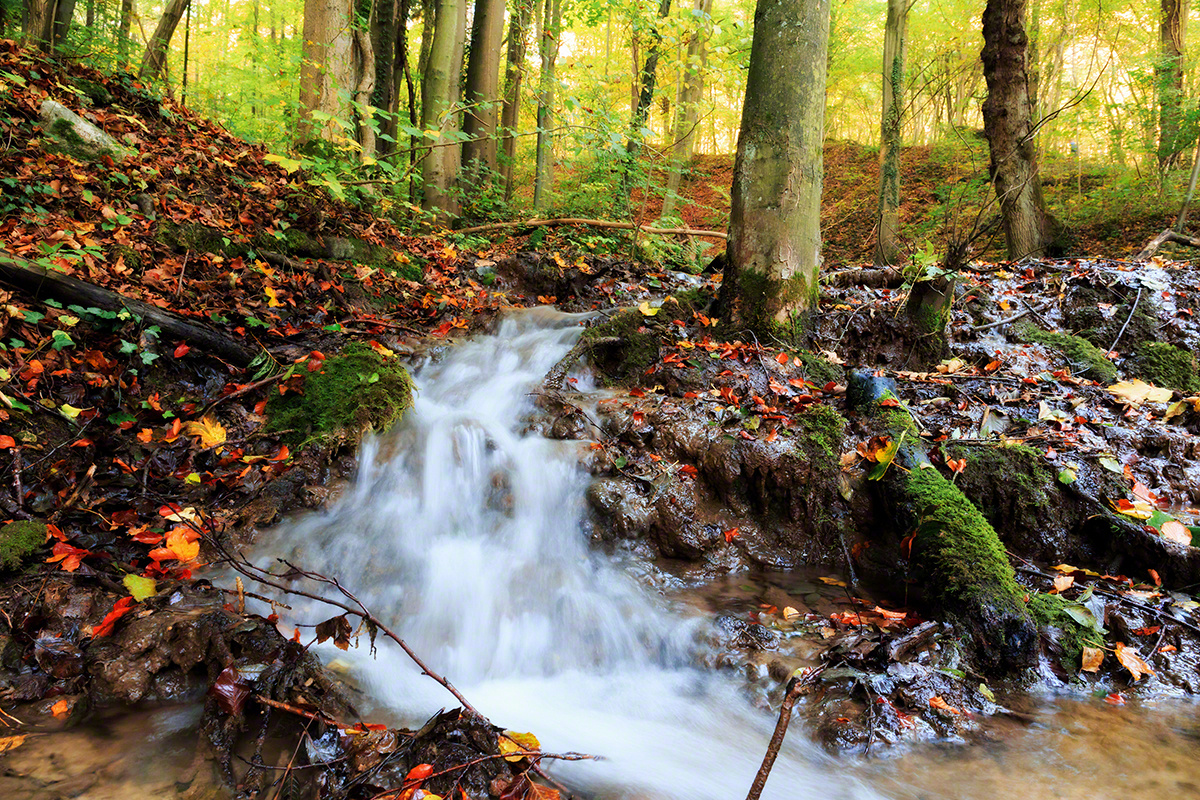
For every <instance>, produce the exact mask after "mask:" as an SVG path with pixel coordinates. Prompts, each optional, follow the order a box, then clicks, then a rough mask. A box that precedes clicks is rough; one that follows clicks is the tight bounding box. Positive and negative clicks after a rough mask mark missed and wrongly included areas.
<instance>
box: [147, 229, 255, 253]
mask: <svg viewBox="0 0 1200 800" xmlns="http://www.w3.org/2000/svg"><path fill="white" fill-rule="evenodd" d="M154 238H155V240H156V241H158V242H160V243H162V244H165V245H167V246H168V247H170V248H173V249H175V250H178V251H181V252H193V253H219V254H221V255H225V256H239V255H243V254H245V253H246V247H245V246H243V245H240V244H238V243H237V242H233V241H230V240H229V238H228V237H227V236H226V235H225V234H224V233H223V232H222V231H220V230H218V229H216V228H210V227H208V226H207V225H200V224H199V223H196V222H182V223H180V222H171V221H169V220H167V221H164V222H161V223H159V226H158V232H157V233H156V234H155V236H154Z"/></svg>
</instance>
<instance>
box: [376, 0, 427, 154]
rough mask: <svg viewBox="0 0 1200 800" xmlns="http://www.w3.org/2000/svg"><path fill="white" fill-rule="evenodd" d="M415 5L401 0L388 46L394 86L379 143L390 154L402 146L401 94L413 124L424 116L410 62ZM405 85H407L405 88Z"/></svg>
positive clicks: (382, 149) (383, 150)
mask: <svg viewBox="0 0 1200 800" xmlns="http://www.w3.org/2000/svg"><path fill="white" fill-rule="evenodd" d="M411 9H412V6H411V3H410V2H409V0H400V3H399V8H398V9H397V10H396V19H395V20H394V24H393V26H392V41H391V42H390V43H389V44H388V47H389V48H390V49H391V51H392V56H391V59H390V61H391V68H392V74H391V77H390V79H389V80H390V90H391V93H390V94H389V96H388V102H387V105H386V106H384V108H386V109H387V112H388V116H387V120H386V121H385V123H384V126H383V132H384V134H385V136H386V138H385V139H384V140H383V142H382V144H380V146H379V150H380V152H381V153H383V154H385V155H386V154H389V153H393V152H395V151H396V149H397V148H399V146H400V98H401V96H402V95H405V96H407V105H408V114H407V117H408V122H409V125H410V126H411V127H413V128H416V127H417V126H418V125H420V118H419V117H418V116H417V96H416V90H415V88H414V86H413V79H412V70H411V69H410V68H409V64H408V16H409V12H410V11H411ZM401 86H403V87H404V89H403V91H402V90H401Z"/></svg>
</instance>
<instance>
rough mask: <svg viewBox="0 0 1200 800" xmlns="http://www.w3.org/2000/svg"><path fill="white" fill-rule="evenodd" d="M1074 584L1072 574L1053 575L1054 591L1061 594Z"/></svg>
mask: <svg viewBox="0 0 1200 800" xmlns="http://www.w3.org/2000/svg"><path fill="white" fill-rule="evenodd" d="M1074 584H1075V576H1073V575H1055V576H1054V591H1056V592H1058V593H1059V594H1062V593H1063V592H1065V591H1066V590H1067V589H1070V588H1071V587H1072V586H1073V585H1074Z"/></svg>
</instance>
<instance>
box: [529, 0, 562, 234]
mask: <svg viewBox="0 0 1200 800" xmlns="http://www.w3.org/2000/svg"><path fill="white" fill-rule="evenodd" d="M541 17H542V26H541V28H542V29H541V36H540V37H539V38H540V40H541V44H540V51H541V61H542V74H541V78H540V85H539V88H538V109H537V127H538V133H537V174H536V176H535V178H534V183H533V207H534V208H535V209H536V210H538V211H541V210H542V209H544V208H545V207H546V203H547V201H548V200H549V197H550V185H551V184H552V183H553V182H554V134H553V133H552V132H551V130H550V129H551V128H552V127H554V84H555V82H556V81H557V77H556V75H555V64H556V63H557V61H558V43H559V34H560V33H561V32H562V0H545V4H544V5H543V7H542V13H541Z"/></svg>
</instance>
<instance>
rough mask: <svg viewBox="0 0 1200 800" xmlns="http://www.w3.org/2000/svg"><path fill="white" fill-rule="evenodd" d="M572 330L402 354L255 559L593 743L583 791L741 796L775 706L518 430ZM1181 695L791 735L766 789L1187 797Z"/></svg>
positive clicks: (542, 330)
mask: <svg viewBox="0 0 1200 800" xmlns="http://www.w3.org/2000/svg"><path fill="white" fill-rule="evenodd" d="M578 333H579V327H578V320H577V319H574V318H571V317H568V316H566V315H561V314H556V313H553V312H550V311H545V310H542V311H537V312H534V313H527V314H523V315H521V316H516V317H513V318H511V319H509V320H507V321H505V322H504V323H503V325H502V327H501V329H500V331H499V332H498V334H497V335H495V336H489V337H484V338H481V339H479V340H477V341H474V342H469V343H466V344H464V345H461V346H459V347H457V348H456V349H455V350H454V351H453V352H451V353H449V354H448V355H447V356H446V357H445V358H444V359H442V360H441V361H439V362H437V363H434V364H430V365H427V366H426V367H424V368H423V369H421V370H419V371H418V373H417V375H416V381H417V384H418V386H419V387H420V393H419V395H418V399H417V401H416V404H415V406H414V408H413V410H412V412H410V414H409V416H408V417H407V419H406V421H405V423H404V424H403V425H402V426H401V429H400V430H398V431H395V432H393V433H392V434H390V435H389V437H388V438H387V439H386V440H385V441H383V442H380V443H376V444H373V445H371V446H369V447H368V448H367V449H366V450H365V451H364V453H363V458H362V468H361V474H360V476H359V478H358V480H357V481H356V483H355V485H354V486H353V487H352V488H351V489H350V490H349V491H348V492H347V493H346V494H345V495H344V496H343V498H342V499H341V500H340V501H339V502H338V503H336V504H335V505H334V506H333V507H332V508H331V509H330V510H329V511H327V512H325V513H322V514H320V515H313V516H309V517H307V518H304V519H301V520H298V521H296V522H295V523H293V524H291V525H290V526H286V527H285V528H284V529H283V530H280V531H278V532H277V533H276V535H275V536H274V537H273V544H268V545H266V546H264V549H263V551H262V552H260V553H259V556H260V557H262V558H265V557H267V556H271V555H284V556H286V557H288V558H291V559H295V560H296V561H297V562H298V563H301V564H303V565H305V566H306V567H308V568H310V569H315V570H318V571H322V572H325V573H328V574H334V575H338V576H339V577H340V578H341V579H342V580H343V581H344V582H345V583H346V584H347V585H348V586H350V587H352V588H353V590H354V591H355V592H356V593H357V594H358V595H359V596H360V597H361V598H362V599H363V601H364V602H366V603H367V604H368V605H369V606H370V607H371V608H372V609H373V610H374V611H375V613H376V614H378V615H380V616H383V617H385V618H389V619H393V620H397V621H398V622H397V627H398V628H399V632H400V633H401V635H402V636H403V637H404V638H405V639H406V640H407V641H408V642H409V643H410V644H411V645H412V646H413V647H414V648H415V649H416V650H417V651H418V652H420V653H421V654H422V655H423V656H424V657H426V658H427V659H428V660H429V661H430V663H431V666H433V667H434V668H435V669H437V670H439V671H441V672H443V673H444V674H446V675H448V676H449V677H450V678H451V679H452V680H453V681H454V682H455V684H456V685H457V686H458V688H459V689H460V690H461V691H462V692H463V693H464V694H465V695H466V696H467V697H468V698H469V699H470V700H471V701H472V703H474V704H475V705H476V707H477V708H479V709H480V711H482V712H483V713H484V714H486V715H487V716H488V717H490V718H491V719H492V720H493V721H495V722H497V723H498V724H502V725H504V726H506V727H509V728H511V729H516V730H529V731H533V732H534V733H535V734H536V735H537V736H538V737H539V738H540V739H541V741H542V744H543V746H544V748H545V749H547V750H551V751H563V750H574V751H583V752H589V753H594V754H598V755H603V756H604V757H605V760H604V761H602V762H583V763H576V764H567V765H560V766H559V767H557V768H556V773H557V774H558V776H559V777H561V778H563V779H565V780H567V781H569V782H571V783H572V784H574V785H576V786H578V787H580V788H582V789H584V790H585V791H587V792H589V793H591V794H594V795H597V796H602V797H611V798H623V797H630V798H632V797H637V798H680V800H684V799H685V798H686V799H687V800H704V799H705V798H713V800H717V799H718V798H720V800H727V798H730V797H739V796H744V793H745V791H746V789H747V787H748V786H749V785H750V782H751V780H752V778H753V775H754V772H755V770H756V768H757V766H758V762H759V761H760V759H761V757H762V751H763V748H764V747H765V743H766V741H767V740H768V738H769V735H770V730H771V728H772V725H773V722H774V721H773V719H772V718H771V716H770V715H769V714H768V713H764V712H763V711H760V710H757V709H755V708H754V706H753V704H752V703H751V702H750V701H749V700H748V698H747V696H746V694H745V692H744V686H743V684H742V682H741V681H739V680H737V679H736V678H735V677H733V676H731V675H729V674H728V673H723V672H713V671H711V670H701V669H698V668H697V667H695V666H694V665H695V664H696V663H698V662H699V661H700V660H702V659H703V657H704V656H705V655H706V652H705V651H706V648H707V647H708V645H707V644H705V642H706V639H705V637H704V636H703V634H704V632H705V630H706V628H707V626H708V625H709V623H710V621H711V614H702V613H698V612H696V611H695V610H694V609H695V607H696V604H695V603H691V604H680V603H678V602H675V603H670V602H668V600H667V598H665V597H664V596H663V595H662V593H661V592H658V591H652V590H650V589H648V588H647V585H646V584H645V583H644V582H643V581H639V580H637V579H635V578H634V577H632V574H631V573H630V572H629V571H628V570H625V569H622V568H621V565H619V564H617V563H616V562H614V561H613V560H611V559H609V558H607V557H604V556H602V555H599V554H597V553H595V552H593V551H592V550H590V549H589V547H588V543H587V541H586V538H585V536H584V534H583V526H582V515H583V492H584V488H585V476H583V475H581V474H580V471H579V469H578V468H577V466H576V464H577V461H578V457H579V455H580V451H579V447H580V445H579V444H578V443H564V442H553V441H549V440H546V439H544V438H542V437H540V436H538V435H535V434H526V433H524V432H523V420H524V419H526V418H527V416H528V414H529V412H530V411H531V409H532V405H531V399H530V397H529V393H530V391H531V390H532V389H535V388H536V387H537V385H538V383H539V381H540V380H541V377H542V376H543V375H544V374H545V373H546V371H547V370H548V369H549V368H550V367H551V366H552V365H553V364H554V363H555V362H556V361H557V360H558V359H559V358H561V357H562V355H563V354H565V353H566V351H567V350H568V349H569V348H570V347H571V345H572V344H573V342H574V341H575V340H576V338H577V336H578ZM579 377H580V384H579V385H581V386H586V376H579ZM819 600H820V598H819V597H818V598H815V599H814V601H813V602H814V603H816V602H818V601H819ZM689 607H691V608H692V609H693V610H692V611H689V610H688V609H689ZM297 612H298V616H297V618H296V620H295V621H297V622H312V621H314V619H315V618H317V615H319V614H320V611H319V610H316V609H303V608H300V607H297ZM337 655H338V656H341V657H342V658H345V656H344V655H342V654H340V653H337ZM350 659H351V660H350V663H349V664H348V669H349V670H350V672H351V674H352V675H353V676H354V677H355V679H356V680H357V681H358V682H359V683H360V684H361V685H362V686H364V687H365V688H366V690H367V691H368V692H369V694H370V695H371V697H373V698H374V699H375V701H376V702H377V703H378V706H379V707H378V709H377V711H378V713H381V714H384V715H387V716H391V717H392V718H394V719H400V720H405V721H410V722H420V721H423V720H424V719H425V718H426V717H428V716H429V715H430V714H431V713H433V712H435V711H437V710H438V709H439V708H441V707H445V706H447V705H451V704H452V703H453V699H452V698H451V697H450V696H449V695H448V694H446V693H445V691H444V690H443V689H442V688H441V687H440V686H438V685H436V684H435V683H433V682H432V681H430V680H428V679H427V678H422V677H421V676H420V675H418V674H417V671H416V670H415V668H413V667H412V666H411V665H410V664H409V663H408V662H407V660H406V659H405V658H404V656H403V655H402V654H400V653H399V652H397V651H395V650H391V649H388V648H381V652H380V655H379V657H378V658H377V659H371V658H370V657H369V656H367V655H366V654H364V653H352V654H351V656H350ZM1194 711H1195V709H1194V708H1193V707H1191V706H1178V705H1176V706H1169V707H1159V708H1155V709H1147V708H1141V707H1138V708H1133V707H1126V708H1122V709H1114V708H1109V707H1107V706H1104V705H1103V704H1102V703H1100V701H1095V702H1092V701H1084V702H1063V701H1046V702H1044V703H1041V704H1039V705H1037V707H1036V708H1034V709H1032V710H1031V712H1032V717H1033V719H1034V722H1032V723H1031V724H1028V725H1022V726H1020V727H1014V728H1012V729H1011V730H1005V731H1003V732H1002V733H1001V735H1000V738H999V743H998V744H996V745H994V746H993V745H985V746H980V747H973V748H962V747H949V748H947V749H944V750H941V749H925V750H921V751H917V752H912V753H909V754H908V755H906V756H904V757H903V758H898V759H890V760H881V761H877V762H866V763H863V762H857V761H853V760H845V761H837V760H834V759H831V758H829V757H828V756H826V755H824V754H823V753H821V752H819V751H817V750H816V749H815V748H814V747H813V746H812V745H811V744H809V743H808V742H807V740H806V737H805V736H804V732H803V731H800V730H798V731H795V732H794V733H793V735H792V736H790V737H789V739H788V742H787V744H786V745H785V749H784V752H783V753H782V754H781V757H780V759H779V761H778V762H777V764H776V767H775V770H774V772H773V773H772V777H771V780H770V782H769V783H768V785H767V792H766V796H768V797H777V798H784V797H787V798H804V797H813V798H817V797H819V798H868V797H880V796H890V797H911V798H924V797H929V798H940V797H947V798H949V797H954V798H995V797H1017V796H1022V797H1025V796H1028V795H1029V794H1030V792H1032V791H1034V790H1035V789H1036V790H1039V791H1049V792H1050V794H1049V796H1087V797H1093V798H1094V797H1112V796H1117V795H1118V794H1133V793H1135V792H1137V793H1140V792H1141V791H1143V790H1144V789H1145V788H1146V787H1145V781H1146V780H1147V779H1148V777H1149V776H1151V775H1154V776H1155V777H1154V780H1157V781H1159V783H1158V786H1159V787H1160V788H1161V789H1163V790H1168V791H1171V792H1174V793H1176V794H1177V795H1178V796H1185V794H1186V792H1185V789H1184V787H1185V785H1189V784H1190V783H1192V782H1194V781H1195V778H1196V774H1197V771H1198V768H1197V767H1195V766H1194V764H1195V762H1194V760H1193V759H1191V758H1184V757H1183V754H1185V753H1187V752H1188V751H1189V748H1194V747H1195V745H1196V744H1197V742H1196V740H1195V734H1196V724H1195V722H1194V719H1195V717H1194V714H1193V712H1194ZM1189 726H1190V727H1189ZM1110 748H1118V749H1121V750H1122V753H1121V754H1120V755H1119V756H1118V755H1116V754H1113V753H1110V752H1109V750H1110ZM1131 753H1133V754H1136V755H1130V754H1131ZM1077 787H1081V788H1084V789H1086V788H1091V789H1092V791H1091V792H1087V791H1084V792H1083V793H1081V794H1078V795H1076V794H1073V792H1075V790H1076V788H1077ZM1097 787H1102V788H1097Z"/></svg>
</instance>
